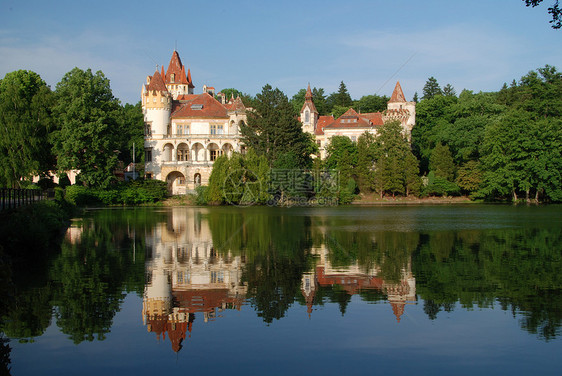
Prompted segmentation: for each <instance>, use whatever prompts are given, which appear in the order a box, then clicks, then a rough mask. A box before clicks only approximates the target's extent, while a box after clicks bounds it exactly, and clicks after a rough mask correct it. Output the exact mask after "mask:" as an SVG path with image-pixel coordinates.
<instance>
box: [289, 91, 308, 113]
mask: <svg viewBox="0 0 562 376" xmlns="http://www.w3.org/2000/svg"><path fill="white" fill-rule="evenodd" d="M305 95H306V89H300V90H299V91H298V92H297V93H296V94H295V95H293V97H292V98H291V105H292V106H293V110H294V111H295V114H296V115H300V112H301V110H302V106H303V105H304V100H305V98H304V97H305Z"/></svg>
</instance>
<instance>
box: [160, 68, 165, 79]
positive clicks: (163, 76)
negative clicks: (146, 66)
mask: <svg viewBox="0 0 562 376" xmlns="http://www.w3.org/2000/svg"><path fill="white" fill-rule="evenodd" d="M161 68H162V72H160V75H161V76H162V79H163V80H164V82H166V73H164V66H163V65H162V67H161Z"/></svg>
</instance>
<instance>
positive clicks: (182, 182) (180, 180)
mask: <svg viewBox="0 0 562 376" xmlns="http://www.w3.org/2000/svg"><path fill="white" fill-rule="evenodd" d="M178 184H180V185H185V177H183V176H180V177H179V178H178Z"/></svg>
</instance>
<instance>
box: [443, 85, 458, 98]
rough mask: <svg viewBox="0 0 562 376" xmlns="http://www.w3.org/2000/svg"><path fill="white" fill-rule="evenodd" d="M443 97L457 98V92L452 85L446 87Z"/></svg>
mask: <svg viewBox="0 0 562 376" xmlns="http://www.w3.org/2000/svg"><path fill="white" fill-rule="evenodd" d="M443 95H444V96H446V97H456V96H457V92H456V91H455V88H454V87H453V86H452V85H451V84H447V85H445V87H443Z"/></svg>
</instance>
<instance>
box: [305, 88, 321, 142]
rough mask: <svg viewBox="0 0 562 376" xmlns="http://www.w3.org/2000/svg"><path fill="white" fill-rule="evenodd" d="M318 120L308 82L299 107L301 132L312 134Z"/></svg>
mask: <svg viewBox="0 0 562 376" xmlns="http://www.w3.org/2000/svg"><path fill="white" fill-rule="evenodd" d="M317 121H318V111H317V110H316V106H314V102H313V101H312V91H311V90H310V84H308V89H306V94H305V96H304V104H303V106H302V109H301V122H302V130H303V132H307V133H310V134H314V131H315V129H316V123H317Z"/></svg>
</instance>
